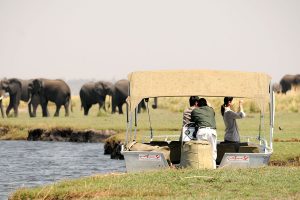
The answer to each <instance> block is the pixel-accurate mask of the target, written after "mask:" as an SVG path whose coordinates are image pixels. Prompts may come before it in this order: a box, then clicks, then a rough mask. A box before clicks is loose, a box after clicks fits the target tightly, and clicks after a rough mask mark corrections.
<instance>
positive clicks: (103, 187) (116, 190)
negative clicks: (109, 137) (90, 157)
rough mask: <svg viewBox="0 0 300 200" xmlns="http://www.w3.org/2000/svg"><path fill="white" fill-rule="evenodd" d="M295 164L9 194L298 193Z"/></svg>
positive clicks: (102, 179) (71, 183)
mask: <svg viewBox="0 0 300 200" xmlns="http://www.w3.org/2000/svg"><path fill="white" fill-rule="evenodd" d="M299 177H300V169H299V168H292V167H289V168H287V167H266V168H258V169H219V170H191V169H184V170H174V169H170V170H164V171H153V172H147V173H135V174H111V175H95V176H92V177H88V178H81V179H77V180H66V181H61V182H58V183H55V184H52V185H48V186H44V187H37V188H33V189H26V188H25V189H20V190H18V191H17V192H15V193H14V194H13V196H12V197H11V199H14V200H16V199H47V200H52V199H299V198H300V190H299V188H300V179H299Z"/></svg>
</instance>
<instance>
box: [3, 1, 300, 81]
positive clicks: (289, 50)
mask: <svg viewBox="0 0 300 200" xmlns="http://www.w3.org/2000/svg"><path fill="white" fill-rule="evenodd" d="M0 69H1V72H0V77H8V78H9V77H20V78H34V77H47V78H64V79H67V80H68V79H80V78H83V79H90V78H94V79H99V80H100V79H105V80H110V79H120V78H126V76H127V74H128V73H129V72H131V71H135V70H150V69H228V70H241V71H261V72H266V73H268V74H270V75H271V76H272V77H273V78H274V80H275V81H278V80H279V79H280V78H281V77H282V76H283V75H284V74H287V73H289V74H296V73H300V70H299V69H300V1H299V0H227V1H225V0H220V1H214V0H207V1H201V0H195V1H191V0H182V1H176V0H151V1H149V0H148V1H146V0H120V1H116V0H106V1H103V0H26V1H25V0H0Z"/></svg>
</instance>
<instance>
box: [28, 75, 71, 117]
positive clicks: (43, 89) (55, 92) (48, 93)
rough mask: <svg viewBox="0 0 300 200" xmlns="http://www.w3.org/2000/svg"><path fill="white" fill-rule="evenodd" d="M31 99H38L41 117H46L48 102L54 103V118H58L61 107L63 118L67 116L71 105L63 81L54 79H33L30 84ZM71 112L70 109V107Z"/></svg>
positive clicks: (68, 89)
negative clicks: (63, 110)
mask: <svg viewBox="0 0 300 200" xmlns="http://www.w3.org/2000/svg"><path fill="white" fill-rule="evenodd" d="M31 87H32V90H31V94H32V98H35V97H38V98H39V100H40V103H41V106H42V113H43V117H48V116H49V112H48V108H47V106H48V102H49V101H51V102H54V103H55V105H56V111H55V114H54V116H55V117H58V116H59V110H60V108H61V106H62V105H63V106H64V107H65V116H69V106H70V105H71V90H70V87H69V86H68V85H67V83H66V82H65V81H63V80H60V79H56V80H50V79H44V78H39V79H34V80H33V82H32V85H31ZM71 110H72V107H71Z"/></svg>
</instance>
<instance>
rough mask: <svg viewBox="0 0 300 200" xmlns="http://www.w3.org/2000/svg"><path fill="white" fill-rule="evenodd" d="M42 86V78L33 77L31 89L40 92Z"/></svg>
mask: <svg viewBox="0 0 300 200" xmlns="http://www.w3.org/2000/svg"><path fill="white" fill-rule="evenodd" d="M43 87H44V84H43V81H42V80H40V79H34V80H33V81H32V90H33V91H34V92H40V91H42V89H43Z"/></svg>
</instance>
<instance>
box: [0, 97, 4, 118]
mask: <svg viewBox="0 0 300 200" xmlns="http://www.w3.org/2000/svg"><path fill="white" fill-rule="evenodd" d="M0 109H1V115H2V118H4V112H3V104H2V99H1V100H0Z"/></svg>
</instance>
